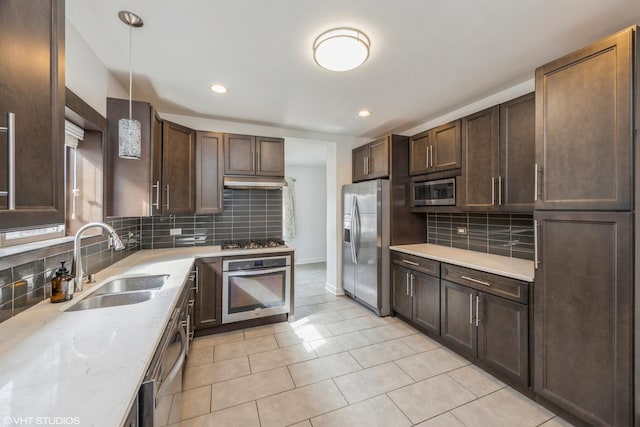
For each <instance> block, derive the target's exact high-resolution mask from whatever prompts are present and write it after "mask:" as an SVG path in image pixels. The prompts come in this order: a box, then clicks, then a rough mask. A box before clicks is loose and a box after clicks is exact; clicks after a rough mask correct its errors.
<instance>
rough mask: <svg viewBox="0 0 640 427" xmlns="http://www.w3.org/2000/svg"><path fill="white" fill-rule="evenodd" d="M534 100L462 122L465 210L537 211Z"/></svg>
mask: <svg viewBox="0 0 640 427" xmlns="http://www.w3.org/2000/svg"><path fill="white" fill-rule="evenodd" d="M534 158H535V97H534V94H533V93H531V94H528V95H524V96H522V97H519V98H516V99H513V100H511V101H509V102H506V103H504V104H500V105H496V106H494V107H491V108H488V109H486V110H484V111H480V112H478V113H475V114H472V115H470V116H468V117H465V118H463V119H462V165H463V166H462V178H463V179H462V183H463V185H461V186H460V188H459V192H458V195H459V200H460V201H461V204H462V206H463V207H464V208H465V210H471V211H477V210H480V211H498V210H500V211H524V212H530V211H532V210H533V193H534V188H533V179H532V175H531V174H532V172H531V171H532V170H533V167H534V163H535V159H534Z"/></svg>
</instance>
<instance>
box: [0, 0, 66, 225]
mask: <svg viewBox="0 0 640 427" xmlns="http://www.w3.org/2000/svg"><path fill="white" fill-rule="evenodd" d="M64 16H65V12H64V1H63V0H51V1H21V0H3V1H1V2H0V76H2V84H1V85H0V86H1V89H0V93H1V95H0V127H7V126H8V124H7V121H8V117H7V113H14V114H15V128H14V132H15V163H14V168H13V170H14V171H15V175H14V176H15V181H14V186H15V192H14V194H13V195H11V197H13V196H15V209H11V210H10V209H9V199H10V196H9V194H8V193H7V192H8V191H9V179H8V176H9V170H10V168H9V153H8V147H9V144H8V139H9V136H8V133H7V132H2V133H0V229H2V230H6V229H13V228H18V227H34V226H39V225H45V224H63V223H64V171H63V168H62V167H60V165H61V164H62V161H61V159H62V155H63V149H64V105H65V104H64V98H65V95H64V94H65V86H64V85H65V79H64V62H65V61H64V28H65V27H64V25H65V22H64V19H65V18H64Z"/></svg>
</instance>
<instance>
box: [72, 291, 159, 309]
mask: <svg viewBox="0 0 640 427" xmlns="http://www.w3.org/2000/svg"><path fill="white" fill-rule="evenodd" d="M151 298H153V291H136V292H121V293H119V294H102V295H90V296H89V297H87V298H85V299H83V300H82V301H79V302H78V303H77V304H74V305H72V306H71V307H69V308H67V309H66V310H65V311H80V310H93V309H95V308H105V307H117V306H120V305H130V304H138V303H140V302H144V301H149V300H150V299H151Z"/></svg>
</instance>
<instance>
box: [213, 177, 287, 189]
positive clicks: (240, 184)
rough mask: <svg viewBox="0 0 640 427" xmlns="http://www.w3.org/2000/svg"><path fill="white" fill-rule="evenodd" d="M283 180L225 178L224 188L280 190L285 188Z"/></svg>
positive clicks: (285, 183)
mask: <svg viewBox="0 0 640 427" xmlns="http://www.w3.org/2000/svg"><path fill="white" fill-rule="evenodd" d="M286 186H287V182H286V181H285V180H284V178H279V177H269V176H225V177H224V188H232V189H238V190H247V189H251V188H257V189H262V190H280V189H282V187H286Z"/></svg>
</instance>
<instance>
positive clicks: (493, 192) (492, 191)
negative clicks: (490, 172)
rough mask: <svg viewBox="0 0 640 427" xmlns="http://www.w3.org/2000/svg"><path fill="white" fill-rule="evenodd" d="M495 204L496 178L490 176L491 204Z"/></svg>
mask: <svg viewBox="0 0 640 427" xmlns="http://www.w3.org/2000/svg"><path fill="white" fill-rule="evenodd" d="M495 204H496V179H495V177H493V176H492V177H491V206H493V205H495Z"/></svg>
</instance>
